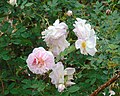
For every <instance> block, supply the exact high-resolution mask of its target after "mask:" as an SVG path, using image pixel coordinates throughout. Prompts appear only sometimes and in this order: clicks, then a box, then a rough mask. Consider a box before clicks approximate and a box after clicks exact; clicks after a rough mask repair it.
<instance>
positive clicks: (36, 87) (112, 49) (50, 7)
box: [0, 0, 120, 96]
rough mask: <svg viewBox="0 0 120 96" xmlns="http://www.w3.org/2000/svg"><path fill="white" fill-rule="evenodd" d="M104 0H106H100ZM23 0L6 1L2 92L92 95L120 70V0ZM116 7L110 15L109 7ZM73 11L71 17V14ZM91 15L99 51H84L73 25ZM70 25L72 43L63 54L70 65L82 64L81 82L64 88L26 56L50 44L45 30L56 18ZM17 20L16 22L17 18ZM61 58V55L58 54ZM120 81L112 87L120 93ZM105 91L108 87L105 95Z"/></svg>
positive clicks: (0, 43)
mask: <svg viewBox="0 0 120 96" xmlns="http://www.w3.org/2000/svg"><path fill="white" fill-rule="evenodd" d="M99 1H100V0H99ZM99 1H98V0H18V1H17V5H14V6H12V5H10V4H9V3H8V1H6V0H1V1H0V82H1V86H0V94H1V96H3V95H13V96H14V95H19V96H27V95H32V96H36V95H38V96H78V95H79V96H88V95H90V94H91V93H92V92H93V91H94V90H95V89H96V88H97V87H98V86H100V85H101V84H103V83H105V82H106V81H107V80H109V79H110V78H111V77H113V76H114V75H115V74H116V73H117V72H118V71H119V69H120V47H119V46H120V27H119V25H120V18H119V16H120V14H119V12H120V10H119V6H120V2H119V0H105V1H103V0H102V1H101V2H99ZM108 9H110V10H111V12H110V13H109V14H107V13H106V10H108ZM68 10H72V11H73V15H72V16H71V17H69V16H67V15H66V14H65V13H66V12H67V11H68ZM76 17H79V18H84V19H87V20H88V21H89V22H90V23H91V24H92V25H93V26H92V27H93V28H94V29H95V31H96V34H97V36H98V38H99V39H98V40H97V49H98V52H97V53H96V54H95V56H93V57H91V56H84V55H81V53H80V50H76V49H75V48H74V46H73V45H74V42H75V40H76V39H77V37H76V36H75V34H74V32H73V31H72V30H73V25H72V24H73V23H74V21H75V18H76ZM58 18H59V19H60V20H61V21H64V22H66V24H67V25H68V26H69V35H68V38H67V40H68V41H69V42H70V43H71V44H72V46H70V47H69V48H68V49H66V50H65V51H64V52H62V53H61V55H60V56H61V57H63V56H64V57H65V59H62V60H61V61H62V62H63V63H64V64H65V66H72V67H75V68H76V74H75V75H74V77H75V83H76V85H74V86H71V87H70V88H67V89H66V90H65V91H64V92H62V93H59V92H58V91H57V89H56V88H55V87H54V86H53V85H52V84H51V83H50V79H48V76H44V75H43V76H39V75H35V74H32V73H31V72H30V71H29V70H28V68H27V66H26V58H27V56H28V54H29V53H31V51H32V49H33V48H35V47H39V46H43V47H44V48H46V49H47V46H46V44H45V42H44V41H43V39H42V38H41V36H42V35H41V32H42V31H43V30H44V29H46V28H47V27H48V26H49V25H52V24H53V22H54V21H55V20H56V19H58ZM11 21H12V22H13V23H11ZM57 60H58V61H60V57H57ZM119 85H120V81H116V82H115V83H113V84H112V85H111V86H110V87H109V88H106V89H105V90H103V91H104V92H106V94H108V91H109V89H112V90H114V91H115V93H116V96H119V95H120V93H119V90H120V87H119ZM99 96H102V92H101V93H100V94H99Z"/></svg>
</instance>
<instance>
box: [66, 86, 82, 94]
mask: <svg viewBox="0 0 120 96" xmlns="http://www.w3.org/2000/svg"><path fill="white" fill-rule="evenodd" d="M79 89H80V87H78V86H71V87H70V88H69V89H68V92H70V93H74V92H76V91H78V90H79Z"/></svg>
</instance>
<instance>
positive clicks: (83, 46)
mask: <svg viewBox="0 0 120 96" xmlns="http://www.w3.org/2000/svg"><path fill="white" fill-rule="evenodd" d="M82 48H84V49H85V48H86V42H85V41H83V42H82Z"/></svg>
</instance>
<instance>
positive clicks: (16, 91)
mask: <svg viewBox="0 0 120 96" xmlns="http://www.w3.org/2000/svg"><path fill="white" fill-rule="evenodd" d="M10 93H11V94H19V90H18V89H17V88H13V89H11V90H10Z"/></svg>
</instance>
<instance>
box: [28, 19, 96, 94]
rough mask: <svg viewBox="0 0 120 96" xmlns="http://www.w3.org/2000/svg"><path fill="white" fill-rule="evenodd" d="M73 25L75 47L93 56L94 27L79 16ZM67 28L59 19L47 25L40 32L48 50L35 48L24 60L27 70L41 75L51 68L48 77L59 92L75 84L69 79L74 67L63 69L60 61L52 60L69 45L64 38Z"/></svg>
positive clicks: (94, 50) (94, 44)
mask: <svg viewBox="0 0 120 96" xmlns="http://www.w3.org/2000/svg"><path fill="white" fill-rule="evenodd" d="M73 26H74V27H75V28H74V29H73V31H74V32H75V34H76V36H77V37H78V40H77V41H76V42H75V47H76V49H80V50H81V54H84V55H87V54H89V55H91V56H93V55H94V54H95V52H96V51H97V49H96V48H95V47H96V35H95V31H94V29H92V28H91V25H90V24H87V23H86V20H83V19H80V18H77V21H75V24H73ZM67 29H68V26H67V25H66V24H65V23H64V22H61V23H60V21H59V20H56V21H55V23H54V24H53V26H49V27H48V29H45V31H43V32H42V36H43V37H42V38H44V41H45V42H46V44H47V46H48V47H49V51H46V50H45V49H44V48H43V47H39V48H35V49H34V50H33V52H32V53H31V54H29V56H28V58H27V60H26V62H27V66H28V68H29V70H30V71H31V72H33V73H35V74H41V75H42V74H44V73H46V72H48V71H49V70H52V72H51V73H50V74H49V77H50V78H51V82H52V84H54V85H55V87H56V88H58V91H59V92H62V91H63V90H64V89H65V88H66V87H67V86H71V85H74V84H75V83H74V82H72V81H71V80H73V74H74V73H75V68H71V67H68V68H66V69H64V65H63V64H62V62H58V63H57V64H55V61H54V57H56V56H58V55H59V54H60V53H61V52H62V51H64V50H65V49H66V48H67V47H69V46H70V43H69V42H68V41H67V40H66V38H67V34H68V32H67Z"/></svg>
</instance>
